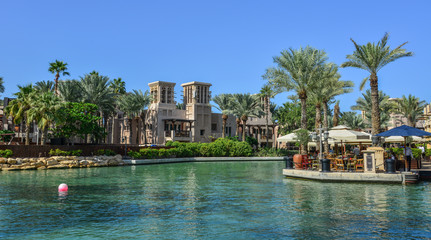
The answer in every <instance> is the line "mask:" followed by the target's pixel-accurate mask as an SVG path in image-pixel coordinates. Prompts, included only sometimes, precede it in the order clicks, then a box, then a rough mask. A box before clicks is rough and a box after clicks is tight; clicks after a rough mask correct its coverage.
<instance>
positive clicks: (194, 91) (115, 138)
mask: <svg viewBox="0 0 431 240" xmlns="http://www.w3.org/2000/svg"><path fill="white" fill-rule="evenodd" d="M175 85H176V84H175V83H173V82H163V81H157V82H152V83H149V84H148V86H149V88H150V94H151V96H152V102H151V104H150V105H149V107H148V110H146V111H144V112H143V114H141V116H136V117H135V118H133V119H129V118H128V117H127V116H126V115H125V114H124V113H123V112H117V113H116V114H115V117H110V118H108V119H107V120H106V126H107V127H106V128H107V129H106V131H107V136H106V139H105V141H104V142H105V143H108V144H134V145H152V144H154V145H163V144H165V143H166V142H167V141H181V142H211V141H214V140H215V139H217V138H220V137H222V131H225V136H231V137H233V136H235V135H236V133H238V136H240V137H241V136H242V131H243V128H242V124H239V125H238V124H237V119H236V117H235V116H233V115H228V119H227V122H226V127H225V129H222V128H223V120H222V114H220V113H213V112H212V110H211V104H210V99H211V91H210V87H211V86H212V85H211V84H210V83H204V82H188V83H184V84H182V85H181V86H182V87H183V104H182V105H181V109H179V108H178V107H177V104H176V102H175V95H174V88H175ZM9 100H10V99H6V98H5V103H4V106H7V104H8V102H9ZM1 110H2V109H0V113H1V116H0V119H1V121H2V124H1V125H2V126H3V129H9V130H13V131H17V132H20V129H22V128H19V126H18V127H17V126H15V125H14V124H13V122H12V118H6V116H4V114H3V112H1ZM33 125H34V126H32V128H31V135H30V138H31V142H33V143H35V142H36V136H37V134H35V133H36V132H37V125H35V124H33ZM268 126H269V127H268V129H266V119H265V118H249V119H248V121H247V125H246V128H245V129H244V130H245V131H246V136H251V137H253V138H256V139H257V140H258V143H259V145H260V146H265V145H266V132H267V131H268V135H269V138H268V145H269V146H275V144H276V141H275V139H276V134H275V132H276V128H275V126H274V124H273V122H272V120H271V116H269V124H268ZM237 130H238V131H237ZM19 136H24V135H23V133H19ZM74 142H75V143H82V142H83V140H81V139H78V138H76V139H75V140H74Z"/></svg>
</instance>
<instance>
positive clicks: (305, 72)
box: [263, 46, 327, 129]
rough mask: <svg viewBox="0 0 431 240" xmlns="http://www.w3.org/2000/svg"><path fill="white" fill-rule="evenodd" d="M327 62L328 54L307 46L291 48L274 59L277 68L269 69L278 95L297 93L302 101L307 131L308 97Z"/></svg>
mask: <svg viewBox="0 0 431 240" xmlns="http://www.w3.org/2000/svg"><path fill="white" fill-rule="evenodd" d="M326 60H327V57H326V53H325V52H324V51H321V50H317V49H314V48H312V47H309V46H307V47H306V48H300V49H298V50H294V49H292V48H290V49H289V50H285V51H282V52H281V56H279V57H274V62H275V63H277V65H278V67H277V68H269V69H267V71H266V73H265V75H264V76H263V78H265V79H267V80H268V82H269V84H270V85H271V87H273V88H274V90H275V91H276V93H280V92H288V91H291V90H293V91H295V92H296V94H297V95H298V98H299V99H300V100H301V128H302V129H307V97H308V95H307V94H308V92H309V91H310V89H312V88H313V87H314V85H315V84H316V75H318V74H317V73H318V72H320V71H322V69H323V67H324V63H325V61H326ZM320 77H321V76H320Z"/></svg>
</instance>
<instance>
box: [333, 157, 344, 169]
mask: <svg viewBox="0 0 431 240" xmlns="http://www.w3.org/2000/svg"><path fill="white" fill-rule="evenodd" d="M335 164H336V171H338V170H342V171H344V161H343V159H340V158H336V159H335Z"/></svg>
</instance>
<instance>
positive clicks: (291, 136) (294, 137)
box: [277, 133, 297, 142]
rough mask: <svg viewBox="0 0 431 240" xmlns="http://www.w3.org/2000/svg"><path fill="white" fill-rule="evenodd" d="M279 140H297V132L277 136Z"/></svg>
mask: <svg viewBox="0 0 431 240" xmlns="http://www.w3.org/2000/svg"><path fill="white" fill-rule="evenodd" d="M277 142H297V140H296V134H295V133H289V134H287V135H284V136H282V137H279V138H277Z"/></svg>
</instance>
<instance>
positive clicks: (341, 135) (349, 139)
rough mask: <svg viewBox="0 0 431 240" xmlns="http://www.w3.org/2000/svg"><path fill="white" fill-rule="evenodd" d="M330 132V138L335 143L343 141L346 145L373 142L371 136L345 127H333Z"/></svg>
mask: <svg viewBox="0 0 431 240" xmlns="http://www.w3.org/2000/svg"><path fill="white" fill-rule="evenodd" d="M328 132H329V137H330V138H333V139H334V141H335V142H341V141H342V142H344V143H369V142H371V134H368V133H365V132H358V131H354V130H351V129H350V128H348V127H346V126H344V125H339V126H336V127H333V128H332V129H331V130H329V131H328Z"/></svg>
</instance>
